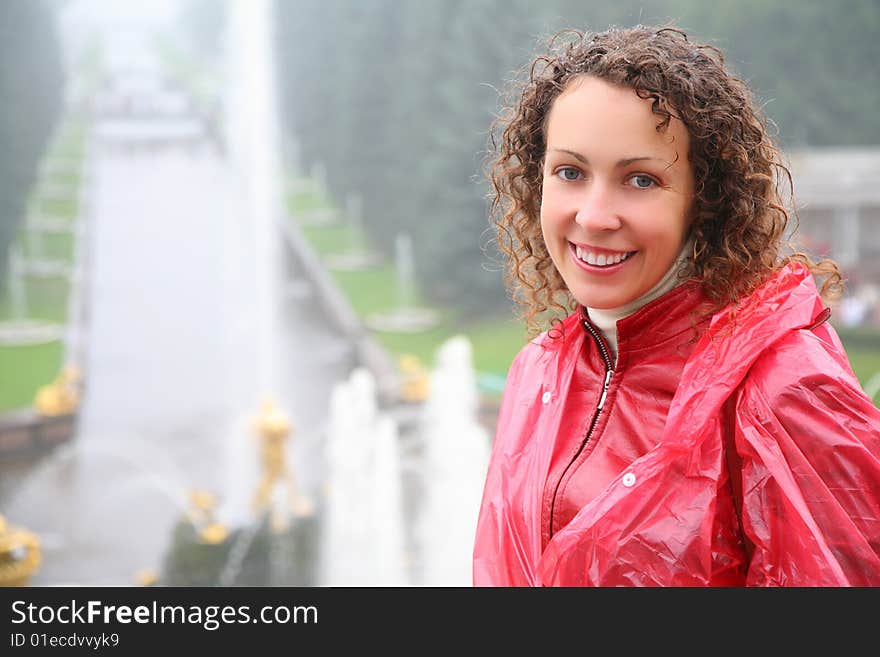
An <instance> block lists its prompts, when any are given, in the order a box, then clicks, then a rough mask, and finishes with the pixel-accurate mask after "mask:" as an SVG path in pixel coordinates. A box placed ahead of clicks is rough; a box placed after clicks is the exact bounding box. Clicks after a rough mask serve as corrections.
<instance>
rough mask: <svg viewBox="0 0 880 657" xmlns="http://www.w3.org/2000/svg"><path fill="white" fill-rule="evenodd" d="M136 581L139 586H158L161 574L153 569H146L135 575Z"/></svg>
mask: <svg viewBox="0 0 880 657" xmlns="http://www.w3.org/2000/svg"><path fill="white" fill-rule="evenodd" d="M134 581H135V582H136V583H137V585H138V586H156V584H158V583H159V573H157V572H156V571H155V570H154V569H152V568H144V569H143V570H139V571H137V572H136V573H135V574H134Z"/></svg>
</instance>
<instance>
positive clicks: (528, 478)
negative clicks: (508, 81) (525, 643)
mask: <svg viewBox="0 0 880 657" xmlns="http://www.w3.org/2000/svg"><path fill="white" fill-rule="evenodd" d="M500 122H501V128H502V134H501V140H500V143H499V145H498V147H497V149H496V157H495V159H494V162H493V165H492V169H491V179H492V183H493V186H494V190H495V204H494V209H495V210H496V215H497V216H498V219H497V223H498V236H499V241H500V243H501V247H502V248H503V249H504V251H505V252H506V254H507V255H508V257H509V271H508V285H509V287H510V288H511V291H512V293H513V294H514V298H515V299H516V300H517V301H518V302H519V303H520V304H521V306H522V307H523V308H524V310H525V312H524V315H525V319H526V320H527V322H528V325H529V326H530V327H531V328H535V327H540V326H541V324H540V322H541V320H542V319H543V318H546V317H548V316H549V315H551V314H552V312H553V311H554V310H556V311H563V312H562V313H559V314H567V316H566V317H565V318H564V319H562V320H561V321H560V320H555V321H554V322H553V325H552V327H551V328H550V329H549V330H548V331H545V332H544V333H542V334H540V335H539V336H538V337H537V338H535V339H534V340H532V341H531V342H530V343H529V344H527V345H526V346H525V347H524V348H523V349H522V351H521V352H520V353H519V354H518V356H517V357H516V359H515V360H514V362H513V364H512V366H511V368H510V371H509V373H508V379H507V385H506V387H505V391H504V400H503V403H502V408H501V411H500V415H499V420H498V427H497V433H496V437H495V441H494V444H493V449H492V457H491V463H490V466H489V472H488V475H487V479H486V485H485V490H484V493H483V500H482V505H481V510H480V517H479V522H478V527H477V536H476V542H475V548H474V583H475V584H476V585H490V586H579V585H596V586H608V585H640V586H641V585H659V586H727V585H733V586H739V585H769V586H783V585H784V586H843V585H859V586H864V585H875V584H880V411H878V410H877V408H876V407H875V406H874V405H873V404H872V403H871V400H870V399H868V397H867V396H866V395H865V394H864V392H863V391H862V389H861V388H860V386H859V383H858V381H857V379H856V378H855V376H854V375H853V373H852V369H851V368H850V365H849V363H848V361H847V357H846V354H845V352H844V349H843V347H842V345H841V343H840V340H839V338H838V336H837V335H836V333H835V331H834V329H833V328H832V327H831V326H830V325H829V324H828V322H827V319H828V317H829V314H830V310H829V309H828V308H827V307H826V306H825V304H824V302H823V300H822V297H821V296H820V294H819V292H818V291H817V289H816V284H815V282H814V276H815V277H818V278H819V279H821V280H822V281H823V285H822V294H824V295H825V296H826V297H827V298H832V297H833V296H834V295H835V293H839V291H840V287H841V279H840V273H839V271H838V269H837V265H836V264H835V263H833V262H831V261H828V260H823V261H821V262H818V263H814V262H813V261H812V260H811V259H810V258H809V257H808V256H807V255H806V254H803V253H797V252H793V253H788V254H785V253H784V251H783V249H784V242H783V239H784V237H785V236H786V235H787V228H789V217H788V213H787V212H786V210H785V208H784V205H783V202H782V200H781V198H780V192H779V187H780V185H779V183H780V182H785V183H787V184H789V185H790V183H791V179H790V176H789V174H788V170H787V169H786V168H785V167H784V166H783V164H782V163H781V158H780V155H779V152H778V151H777V149H776V148H775V146H774V145H773V143H772V140H771V138H770V136H769V135H768V133H767V129H766V125H765V121H764V119H763V117H762V116H761V115H760V112H759V110H758V109H757V106H756V104H755V102H754V100H753V99H752V97H751V95H750V93H749V91H748V89H747V87H746V86H745V85H744V84H743V82H742V81H740V80H739V79H737V78H736V77H734V76H733V75H732V74H731V73H729V72H728V71H727V70H726V69H725V67H724V62H723V57H722V56H721V53H720V52H719V51H717V49H715V48H712V47H710V46H705V45H699V44H695V43H693V42H691V41H689V40H688V39H687V37H686V36H685V35H684V34H683V33H682V32H681V31H679V30H677V29H674V28H664V29H653V28H647V27H637V28H632V29H626V30H610V31H607V32H603V33H597V34H587V35H582V34H579V33H577V34H574V38H571V39H559V38H557V39H555V40H554V41H553V42H551V46H550V48H549V50H548V52H547V54H546V55H543V56H541V57H539V58H538V59H537V60H536V61H535V62H534V63H533V64H532V66H531V68H530V71H529V75H528V79H527V80H526V82H525V83H524V84H523V86H522V87H521V89H520V90H519V94H518V96H517V97H516V99H515V101H514V103H513V104H512V107H511V111H510V112H509V113H508V114H507V115H506V116H502V117H501V119H500Z"/></svg>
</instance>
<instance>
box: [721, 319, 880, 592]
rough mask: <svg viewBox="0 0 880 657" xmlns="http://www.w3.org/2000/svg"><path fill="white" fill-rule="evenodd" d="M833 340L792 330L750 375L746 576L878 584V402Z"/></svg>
mask: <svg viewBox="0 0 880 657" xmlns="http://www.w3.org/2000/svg"><path fill="white" fill-rule="evenodd" d="M835 343H836V341H835V340H822V339H821V338H820V337H819V336H816V335H814V334H812V333H810V332H808V331H798V332H795V333H793V336H792V338H791V339H788V340H783V341H782V343H781V344H779V345H777V346H776V347H774V348H773V349H770V350H768V352H766V353H765V354H764V355H762V356H761V357H760V358H759V360H758V361H757V362H756V363H755V365H754V366H753V367H752V369H751V371H750V373H749V376H748V377H747V379H746V380H745V381H744V383H743V386H742V389H741V392H740V395H739V398H738V403H737V407H736V415H735V419H734V424H735V431H734V438H735V442H736V449H737V452H738V453H739V456H740V458H741V459H742V469H741V476H742V490H743V507H742V523H743V529H744V531H745V533H746V535H747V536H748V538H749V539H750V540H751V541H752V543H754V552H753V554H752V558H751V562H750V565H749V570H748V575H747V580H746V584H747V585H749V586H878V585H880V410H878V409H877V408H876V407H875V406H874V404H873V403H872V402H871V400H870V399H869V398H868V397H867V395H865V393H864V392H863V391H862V389H861V387H860V386H859V383H858V380H857V379H856V378H855V376H854V375H853V374H852V371H851V369H850V368H849V366H848V363H847V362H846V359H845V354H844V353H843V352H842V349H841V348H839V346H838V345H839V343H837V344H835ZM841 357H842V359H841Z"/></svg>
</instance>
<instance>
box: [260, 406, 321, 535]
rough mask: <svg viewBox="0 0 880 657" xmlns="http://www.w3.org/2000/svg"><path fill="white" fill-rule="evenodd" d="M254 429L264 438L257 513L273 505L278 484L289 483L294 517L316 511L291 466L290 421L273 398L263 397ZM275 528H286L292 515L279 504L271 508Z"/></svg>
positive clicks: (261, 452) (261, 442)
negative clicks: (287, 450)
mask: <svg viewBox="0 0 880 657" xmlns="http://www.w3.org/2000/svg"><path fill="white" fill-rule="evenodd" d="M254 429H255V430H256V432H257V436H258V438H259V439H260V465H261V468H262V476H261V478H260V483H259V484H258V486H257V491H256V493H255V494H254V500H253V510H254V513H257V514H259V513H262V512H264V511H266V510H268V509H270V507H271V502H272V499H271V498H272V493H273V491H274V490H275V487H276V486H278V485H280V484H285V485H286V489H287V495H288V500H289V501H290V509H291V511H292V512H293V515H294V516H300V517H301V516H307V515H311V514H312V513H313V506H312V504H311V502H309V501H308V500H307V499H305V498H304V497H302V496H301V495H300V494H299V492H298V491H297V487H296V481H295V478H294V476H293V473H292V472H291V471H290V469H289V468H288V466H287V453H286V448H285V443H286V441H287V438H288V437H289V436H290V421H289V420H288V419H287V416H286V415H285V414H284V412H283V411H282V410H281V409H280V408H278V406H277V404H276V403H275V401H274V400H273V399H271V398H266V399H264V400H263V402H262V404H261V406H260V413H259V415H257V417H256V419H255V420H254ZM271 511H272V516H271V521H272V527H273V529H275V530H277V531H281V530H284V529H286V527H287V521H288V516H287V514H286V513H285V510H284V509H283V508H280V507H279V506H278V505H276V506H275V507H274V508H272V509H271Z"/></svg>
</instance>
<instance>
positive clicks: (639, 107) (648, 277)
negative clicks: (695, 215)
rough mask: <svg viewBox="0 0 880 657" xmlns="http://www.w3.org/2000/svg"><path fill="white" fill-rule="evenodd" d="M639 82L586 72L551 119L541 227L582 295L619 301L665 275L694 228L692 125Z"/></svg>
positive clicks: (597, 303)
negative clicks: (640, 92) (664, 113)
mask: <svg viewBox="0 0 880 657" xmlns="http://www.w3.org/2000/svg"><path fill="white" fill-rule="evenodd" d="M660 120H661V117H659V116H658V115H656V114H654V113H652V112H651V101H650V100H646V99H642V98H639V97H638V96H637V95H636V93H635V92H634V91H633V90H632V89H628V88H624V87H618V86H614V85H611V84H609V83H607V82H605V81H603V80H599V79H598V78H593V77H585V78H582V79H580V80H577V81H575V82H574V83H573V84H572V85H571V86H570V87H569V88H568V89H566V90H565V91H564V92H563V93H562V94H560V95H559V96H558V97H557V98H556V100H555V101H554V103H553V105H552V107H551V109H550V114H549V117H548V121H547V127H546V131H547V135H546V142H547V152H546V154H545V161H544V182H543V186H542V195H541V231H542V233H543V236H544V242H545V243H546V245H547V250H548V251H549V253H550V257H551V258H552V260H553V264H554V265H556V268H557V269H558V270H559V273H560V274H561V275H562V278H563V280H564V281H565V284H566V285H567V286H568V289H569V290H570V291H571V293H572V295H573V296H574V298H575V299H577V301H578V303H580V304H582V305H584V306H588V307H590V308H602V309H607V308H616V307H618V306H622V305H624V304H626V303H628V302H630V301H633V300H635V299H637V298H639V297H640V296H642V295H643V294H644V293H645V292H647V291H648V290H650V289H651V288H652V287H654V285H655V284H657V283H658V282H659V281H660V279H661V278H662V277H663V275H664V274H665V273H666V272H667V271H668V270H669V268H670V267H671V266H672V263H673V262H674V261H675V259H676V256H677V255H678V253H679V252H680V250H681V248H682V245H683V243H684V240H685V235H686V233H687V231H688V227H689V223H690V222H689V216H688V215H689V209H690V206H691V200H692V198H693V190H694V175H693V169H692V167H691V164H690V162H689V161H688V147H689V143H690V138H689V136H688V133H687V130H686V129H685V127H684V124H682V122H681V121H680V120H678V119H676V118H672V119H671V120H670V123H669V126H668V127H667V128H666V130H665V131H658V130H657V129H656V128H657V124H658V123H659V122H660Z"/></svg>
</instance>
